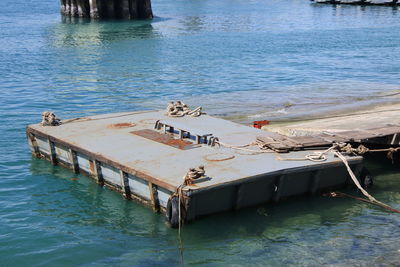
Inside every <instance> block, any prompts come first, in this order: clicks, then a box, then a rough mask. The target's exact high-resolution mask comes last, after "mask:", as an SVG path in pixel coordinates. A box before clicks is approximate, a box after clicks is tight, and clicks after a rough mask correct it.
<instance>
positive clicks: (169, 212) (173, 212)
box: [165, 196, 186, 228]
mask: <svg viewBox="0 0 400 267" xmlns="http://www.w3.org/2000/svg"><path fill="white" fill-rule="evenodd" d="M185 217H186V210H185V208H184V207H183V205H182V203H181V224H183V222H184V221H185ZM165 220H166V221H167V223H168V224H169V226H171V227H172V228H178V227H179V197H178V196H172V197H170V198H169V199H168V202H167V208H166V212H165Z"/></svg>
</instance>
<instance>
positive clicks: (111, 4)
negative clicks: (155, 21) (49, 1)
mask: <svg viewBox="0 0 400 267" xmlns="http://www.w3.org/2000/svg"><path fill="white" fill-rule="evenodd" d="M60 4H61V8H60V12H61V14H62V15H64V16H70V17H81V18H92V19H103V18H107V19H152V18H153V11H152V8H151V0H60Z"/></svg>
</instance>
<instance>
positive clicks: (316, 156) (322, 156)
mask: <svg viewBox="0 0 400 267" xmlns="http://www.w3.org/2000/svg"><path fill="white" fill-rule="evenodd" d="M339 150H345V152H346V153H354V154H356V153H355V152H357V151H358V152H359V153H357V154H364V153H366V152H369V151H370V150H369V149H368V148H366V147H364V146H363V147H361V148H360V147H358V148H357V149H354V148H352V147H351V145H348V144H333V145H332V146H331V147H330V148H328V149H326V150H324V151H321V152H314V153H313V154H309V155H306V156H305V157H304V158H286V159H282V158H281V157H279V158H278V159H280V160H310V161H314V162H319V161H325V160H326V154H327V153H329V152H332V153H333V154H334V155H336V156H337V157H338V158H339V159H340V160H341V161H342V162H343V164H344V165H345V166H346V169H347V172H348V173H349V175H350V177H351V179H352V181H353V183H354V184H355V185H356V187H357V188H358V189H359V190H360V191H361V193H362V194H363V195H364V196H366V197H367V198H368V200H366V201H367V202H368V203H372V204H375V205H377V206H379V207H382V208H384V209H387V210H389V211H392V212H396V213H400V211H399V210H397V209H394V208H392V207H390V206H389V205H386V204H385V203H383V202H381V201H379V200H377V199H376V198H374V197H373V196H371V195H370V194H369V193H368V192H367V191H366V190H365V189H364V188H363V187H362V186H361V184H360V182H359V181H358V179H357V177H356V176H355V174H354V172H353V171H352V169H351V168H350V165H349V162H348V160H347V159H346V157H345V156H343V154H342V153H341V152H340V151H339ZM382 151H393V149H380V150H379V151H374V152H382ZM396 151H397V149H396Z"/></svg>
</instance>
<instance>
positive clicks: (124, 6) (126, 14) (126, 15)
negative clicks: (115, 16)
mask: <svg viewBox="0 0 400 267" xmlns="http://www.w3.org/2000/svg"><path fill="white" fill-rule="evenodd" d="M129 2H130V1H129V0H121V17H122V18H123V19H131V13H130V11H129Z"/></svg>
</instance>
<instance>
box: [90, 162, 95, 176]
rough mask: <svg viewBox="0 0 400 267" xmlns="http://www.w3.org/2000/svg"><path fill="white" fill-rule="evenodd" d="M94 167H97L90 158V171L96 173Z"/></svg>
mask: <svg viewBox="0 0 400 267" xmlns="http://www.w3.org/2000/svg"><path fill="white" fill-rule="evenodd" d="M94 168H95V166H94V162H93V160H89V169H90V173H95V171H94Z"/></svg>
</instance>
